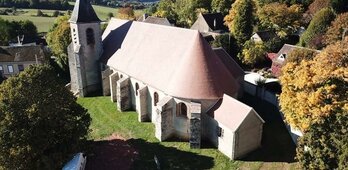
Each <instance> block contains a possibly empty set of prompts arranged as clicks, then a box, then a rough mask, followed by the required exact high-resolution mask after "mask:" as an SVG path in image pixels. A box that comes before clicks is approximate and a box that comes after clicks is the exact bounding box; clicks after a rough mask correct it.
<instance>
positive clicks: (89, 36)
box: [86, 28, 95, 45]
mask: <svg viewBox="0 0 348 170" xmlns="http://www.w3.org/2000/svg"><path fill="white" fill-rule="evenodd" d="M86 37H87V45H90V44H94V42H95V41H94V32H93V29H92V28H87V30H86Z"/></svg>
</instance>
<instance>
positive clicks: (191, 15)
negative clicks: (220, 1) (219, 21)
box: [174, 0, 211, 27]
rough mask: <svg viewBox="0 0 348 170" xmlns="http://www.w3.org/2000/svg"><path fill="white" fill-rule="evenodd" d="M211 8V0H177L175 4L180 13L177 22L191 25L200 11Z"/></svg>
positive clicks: (182, 24)
mask: <svg viewBox="0 0 348 170" xmlns="http://www.w3.org/2000/svg"><path fill="white" fill-rule="evenodd" d="M210 8H211V0H177V1H175V4H174V9H175V12H176V13H177V15H178V21H177V24H178V25H180V26H182V27H190V26H191V25H192V24H193V23H194V22H195V21H196V20H197V14H198V13H201V12H203V13H205V12H207V11H209V10H210Z"/></svg>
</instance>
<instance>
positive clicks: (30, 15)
mask: <svg viewBox="0 0 348 170" xmlns="http://www.w3.org/2000/svg"><path fill="white" fill-rule="evenodd" d="M93 8H94V10H95V12H96V13H97V15H98V17H99V18H100V19H101V20H102V21H107V19H108V16H107V14H108V13H109V12H111V13H113V14H114V16H116V13H117V9H116V8H110V7H103V6H97V5H93ZM1 9H4V8H0V10H1ZM41 11H42V12H43V13H44V14H46V15H48V17H37V16H35V15H36V13H37V9H17V14H16V15H0V17H1V18H3V19H6V20H10V21H20V20H30V21H32V22H33V23H34V24H35V25H36V27H37V29H38V32H47V31H48V30H49V29H50V28H51V27H52V25H53V22H54V20H55V17H51V16H52V14H53V12H54V11H55V10H41ZM60 12H61V13H66V11H60ZM141 14H142V10H136V11H135V16H139V15H141Z"/></svg>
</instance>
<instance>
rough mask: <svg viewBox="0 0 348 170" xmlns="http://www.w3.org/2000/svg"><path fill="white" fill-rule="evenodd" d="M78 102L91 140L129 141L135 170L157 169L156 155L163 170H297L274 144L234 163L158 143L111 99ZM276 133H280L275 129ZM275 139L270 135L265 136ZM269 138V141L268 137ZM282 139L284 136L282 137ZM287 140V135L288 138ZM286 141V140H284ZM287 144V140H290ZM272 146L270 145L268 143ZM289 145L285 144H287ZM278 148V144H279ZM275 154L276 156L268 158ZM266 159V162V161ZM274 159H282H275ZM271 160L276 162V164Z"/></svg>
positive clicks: (208, 151) (212, 153)
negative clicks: (87, 121)
mask: <svg viewBox="0 0 348 170" xmlns="http://www.w3.org/2000/svg"><path fill="white" fill-rule="evenodd" d="M78 102H79V103H80V104H81V105H82V106H84V107H85V108H87V109H88V111H89V113H90V114H91V117H92V123H91V130H92V131H91V133H90V136H89V137H90V139H91V140H103V138H105V137H107V136H109V135H111V134H113V133H116V134H118V135H121V136H122V137H124V138H126V139H127V142H128V143H130V144H131V145H132V146H133V147H134V148H135V149H136V150H138V151H139V157H138V159H137V160H136V161H135V163H134V169H154V168H155V164H154V155H156V156H157V157H158V158H159V160H160V162H161V168H163V169H265V168H266V169H296V168H297V164H296V163H291V164H289V163H287V162H286V161H287V160H282V158H281V157H284V154H286V153H287V152H288V150H289V149H293V148H283V149H284V151H281V149H280V150H279V148H278V147H276V146H275V148H274V149H272V148H271V146H272V145H273V144H275V143H271V144H270V146H266V147H265V148H266V149H270V150H271V151H268V150H265V149H263V150H262V149H260V150H257V151H255V152H254V153H252V154H250V156H248V157H247V158H246V159H243V160H239V161H231V160H229V159H228V158H227V157H226V156H225V155H223V154H222V153H220V152H219V151H218V150H217V149H215V148H212V147H209V145H205V147H204V148H202V149H190V148H189V144H188V142H180V141H169V142H159V141H158V140H157V139H156V138H155V129H154V125H153V124H152V123H139V122H138V119H137V114H136V113H135V112H123V113H121V112H119V111H117V109H116V104H115V103H112V102H111V101H110V98H109V97H89V98H79V99H78ZM273 126H278V125H277V124H274V125H272V126H269V127H267V128H265V130H266V129H267V131H272V129H274V128H277V127H273ZM278 129H279V128H278ZM275 131H277V129H275ZM282 133H284V132H283V131H282ZM264 135H266V136H270V135H272V134H271V132H267V134H264ZM268 138H269V137H268ZM281 138H282V136H281ZM285 138H286V134H285ZM284 140H285V139H284ZM287 140H288V139H287ZM268 142H269V141H268ZM274 142H280V143H283V144H281V145H280V146H279V147H287V146H286V145H284V141H283V140H281V139H280V140H275V141H274ZM285 143H286V142H285ZM278 145H279V144H278ZM267 154H274V155H267ZM263 157H265V158H266V159H265V160H263ZM274 157H279V159H275V158H274ZM272 159H274V160H275V161H274V162H273V161H272Z"/></svg>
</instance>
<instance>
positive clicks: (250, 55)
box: [238, 40, 266, 67]
mask: <svg viewBox="0 0 348 170" xmlns="http://www.w3.org/2000/svg"><path fill="white" fill-rule="evenodd" d="M265 56H266V47H265V46H264V44H263V43H262V42H254V41H253V40H248V41H246V42H245V43H244V45H243V50H242V52H241V53H240V54H238V58H239V59H240V60H241V61H242V62H243V63H244V64H246V65H249V66H251V67H253V66H254V65H256V64H258V63H261V62H262V61H264V59H265Z"/></svg>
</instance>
